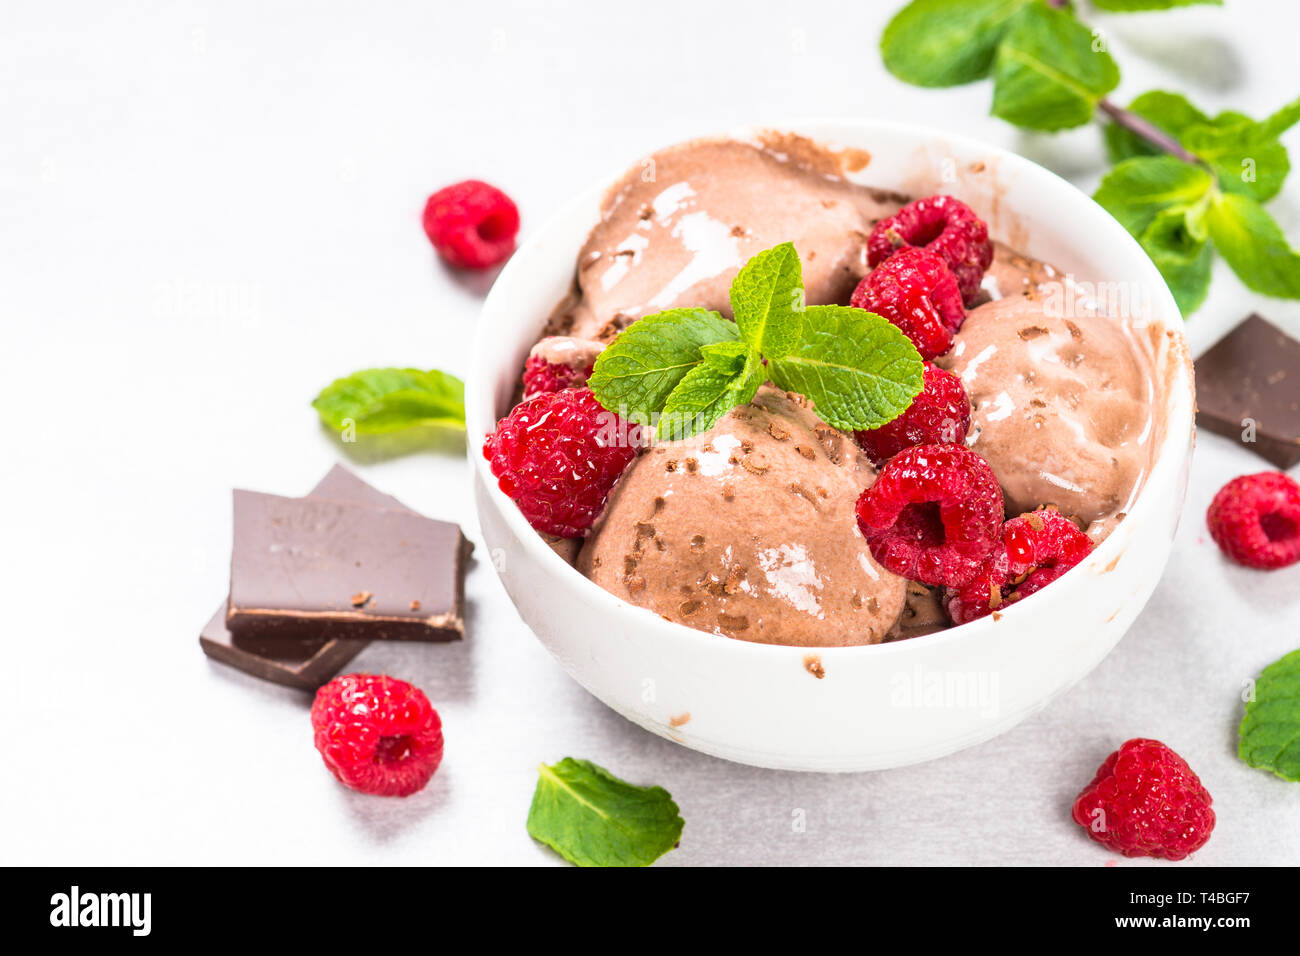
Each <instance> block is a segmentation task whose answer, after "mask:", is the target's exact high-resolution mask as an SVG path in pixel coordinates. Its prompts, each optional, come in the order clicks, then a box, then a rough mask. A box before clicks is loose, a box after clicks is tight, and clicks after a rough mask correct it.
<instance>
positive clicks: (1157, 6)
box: [1092, 0, 1223, 13]
mask: <svg viewBox="0 0 1300 956" xmlns="http://www.w3.org/2000/svg"><path fill="white" fill-rule="evenodd" d="M1092 2H1093V5H1094V6H1095V7H1097V9H1099V10H1111V11H1113V12H1115V13H1138V12H1140V11H1143V10H1171V9H1173V8H1174V7H1193V6H1198V5H1201V4H1207V5H1209V6H1215V7H1221V6H1223V0H1092Z"/></svg>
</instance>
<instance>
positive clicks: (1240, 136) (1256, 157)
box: [1106, 90, 1300, 202]
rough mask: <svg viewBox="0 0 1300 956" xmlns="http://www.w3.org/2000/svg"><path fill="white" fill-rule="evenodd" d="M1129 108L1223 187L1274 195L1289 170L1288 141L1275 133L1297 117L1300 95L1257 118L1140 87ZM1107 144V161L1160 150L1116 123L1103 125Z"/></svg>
mask: <svg viewBox="0 0 1300 956" xmlns="http://www.w3.org/2000/svg"><path fill="white" fill-rule="evenodd" d="M1128 108H1129V110H1130V112H1133V113H1136V114H1137V115H1138V116H1140V117H1142V118H1143V119H1145V120H1147V121H1149V122H1151V123H1153V124H1155V125H1156V126H1157V127H1159V128H1160V129H1161V130H1162V131H1163V132H1165V133H1168V134H1169V135H1170V136H1172V137H1174V139H1176V140H1178V141H1179V142H1180V143H1181V144H1182V145H1183V147H1184V148H1186V149H1187V150H1188V151H1189V152H1191V153H1194V154H1195V155H1196V156H1197V157H1199V158H1200V159H1202V160H1203V161H1204V162H1205V163H1206V165H1208V166H1209V167H1210V169H1211V171H1213V173H1214V175H1215V177H1217V179H1218V180H1219V185H1220V186H1221V188H1222V189H1223V190H1224V191H1225V192H1237V193H1241V194H1243V195H1246V196H1250V197H1251V198H1253V199H1257V200H1259V201H1260V202H1264V201H1266V200H1268V199H1271V198H1272V197H1273V196H1275V195H1277V193H1278V191H1279V190H1280V189H1281V188H1282V183H1283V181H1285V179H1286V177H1287V173H1289V172H1290V170H1291V162H1290V158H1289V157H1288V156H1287V151H1286V147H1284V146H1283V145H1282V144H1281V143H1280V142H1278V136H1279V135H1281V134H1282V133H1283V132H1285V131H1286V130H1287V129H1288V128H1289V127H1290V126H1291V125H1293V124H1294V123H1295V122H1297V121H1298V120H1300V100H1296V101H1294V102H1292V103H1289V104H1287V105H1286V106H1284V107H1282V108H1281V109H1280V110H1278V111H1277V112H1276V113H1274V114H1273V115H1272V116H1270V117H1269V118H1268V119H1266V120H1264V121H1263V122H1259V123H1257V122H1255V121H1254V120H1253V119H1251V118H1250V117H1249V116H1246V115H1245V114H1244V113H1238V112H1235V111H1232V110H1228V111H1225V112H1223V113H1220V114H1219V115H1218V116H1216V117H1214V118H1213V119H1211V118H1210V117H1209V116H1206V115H1205V114H1204V113H1202V112H1201V111H1200V110H1199V109H1197V108H1196V107H1195V106H1193V105H1192V104H1191V103H1190V102H1188V100H1187V98H1186V97H1184V96H1180V95H1178V94H1177V93H1167V92H1164V91H1163V90H1152V91H1150V92H1148V93H1143V94H1142V95H1141V96H1139V97H1138V98H1137V99H1135V100H1134V101H1133V102H1132V103H1131V104H1129V107H1128ZM1106 147H1107V152H1108V153H1109V154H1110V159H1111V162H1119V161H1120V160H1123V159H1127V158H1130V157H1133V156H1158V155H1160V154H1161V153H1160V150H1159V148H1158V147H1156V146H1153V145H1152V144H1150V143H1148V142H1146V141H1145V140H1143V139H1141V138H1140V137H1138V136H1136V135H1135V134H1133V133H1130V132H1129V131H1128V130H1126V129H1124V128H1123V127H1121V126H1120V125H1118V124H1117V123H1110V124H1108V125H1107V126H1106Z"/></svg>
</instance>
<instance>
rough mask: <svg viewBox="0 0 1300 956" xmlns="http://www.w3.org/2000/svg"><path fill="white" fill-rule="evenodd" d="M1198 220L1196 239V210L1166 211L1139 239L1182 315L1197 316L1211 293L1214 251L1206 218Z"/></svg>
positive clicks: (1160, 213) (1158, 214)
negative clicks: (1210, 242) (1207, 295)
mask: <svg viewBox="0 0 1300 956" xmlns="http://www.w3.org/2000/svg"><path fill="white" fill-rule="evenodd" d="M1199 218H1200V223H1199V229H1200V231H1201V234H1200V235H1199V236H1197V235H1196V231H1197V229H1198V225H1197V222H1196V217H1195V215H1194V208H1176V209H1165V210H1163V211H1161V212H1159V213H1157V214H1156V217H1155V219H1153V220H1152V221H1151V225H1150V226H1148V227H1147V228H1146V230H1145V231H1144V232H1143V233H1142V235H1141V236H1139V237H1138V241H1139V242H1140V243H1141V244H1142V248H1143V249H1145V250H1146V253H1147V255H1149V256H1150V257H1151V261H1152V262H1154V263H1155V264H1156V268H1157V269H1159V270H1160V275H1161V276H1163V277H1164V280H1165V282H1166V284H1168V286H1169V291H1171V292H1172V293H1173V294H1174V301H1175V302H1176V303H1178V309H1179V311H1180V312H1182V314H1183V315H1190V314H1191V313H1192V312H1194V311H1195V310H1196V309H1197V307H1199V306H1200V304H1201V303H1202V302H1204V301H1205V295H1206V293H1207V292H1209V289H1210V261H1211V259H1212V255H1211V252H1210V248H1211V247H1210V244H1209V243H1208V242H1207V241H1206V239H1205V232H1204V214H1203V213H1202V214H1201V216H1200V217H1199Z"/></svg>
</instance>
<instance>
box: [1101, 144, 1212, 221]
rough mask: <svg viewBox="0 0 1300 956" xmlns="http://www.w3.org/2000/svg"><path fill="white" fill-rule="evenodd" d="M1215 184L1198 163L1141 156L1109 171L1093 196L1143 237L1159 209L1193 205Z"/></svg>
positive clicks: (1170, 157)
mask: <svg viewBox="0 0 1300 956" xmlns="http://www.w3.org/2000/svg"><path fill="white" fill-rule="evenodd" d="M1213 186H1214V177H1213V176H1211V175H1210V174H1209V173H1208V172H1206V171H1205V170H1204V169H1202V168H1200V167H1199V166H1193V165H1192V164H1190V163H1184V162H1183V161H1182V160H1179V159H1175V158H1174V157H1172V156H1139V157H1136V158H1134V159H1126V160H1124V161H1123V162H1122V163H1120V164H1119V165H1117V166H1116V167H1115V168H1114V169H1112V170H1111V171H1110V172H1109V173H1107V174H1106V176H1105V178H1104V179H1102V181H1101V185H1100V186H1099V187H1097V191H1096V192H1095V193H1093V196H1092V198H1093V199H1095V200H1096V201H1097V202H1098V203H1099V204H1100V205H1101V206H1102V207H1103V208H1104V209H1105V210H1106V211H1107V212H1108V213H1110V214H1111V215H1112V216H1114V217H1115V218H1116V219H1118V220H1119V221H1120V224H1121V225H1123V226H1124V228H1125V229H1127V230H1128V231H1129V232H1130V233H1132V234H1133V235H1134V236H1137V237H1139V238H1140V237H1141V236H1142V234H1143V233H1144V232H1145V231H1146V230H1147V228H1148V227H1149V226H1150V225H1151V222H1152V220H1154V219H1155V217H1156V216H1157V215H1158V214H1159V213H1160V212H1162V211H1163V210H1165V209H1168V208H1170V207H1175V208H1186V207H1188V206H1194V205H1196V204H1197V203H1199V202H1201V201H1202V200H1204V199H1205V197H1206V196H1207V195H1208V194H1209V192H1210V189H1211V188H1212V187H1213Z"/></svg>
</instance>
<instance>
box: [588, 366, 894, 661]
mask: <svg viewBox="0 0 1300 956" xmlns="http://www.w3.org/2000/svg"><path fill="white" fill-rule="evenodd" d="M874 480H875V469H874V468H873V467H872V466H871V463H870V462H868V461H867V459H866V457H865V456H864V455H863V454H862V453H861V452H860V451H859V450H858V448H857V446H856V445H855V444H854V443H853V441H852V439H851V438H849V437H848V436H846V435H844V434H843V433H841V432H839V431H836V430H835V429H833V428H831V427H830V426H829V425H827V424H825V423H824V422H822V421H821V419H819V418H818V417H817V416H816V415H815V414H814V413H813V411H812V410H811V409H810V408H808V407H807V405H806V403H805V402H804V401H803V400H802V399H801V398H799V397H798V396H790V395H787V394H786V393H785V392H781V391H778V390H776V389H774V388H771V387H764V388H763V389H761V390H760V391H759V394H758V395H757V396H756V397H755V399H754V401H753V402H752V403H750V404H749V405H744V406H741V407H739V408H736V409H733V410H732V411H731V412H730V413H729V414H727V415H726V416H725V417H724V418H723V419H722V420H721V421H720V422H718V424H717V425H716V426H714V427H713V428H712V429H711V430H710V431H708V432H707V433H705V434H703V435H697V436H695V437H693V438H690V439H687V440H686V441H680V442H664V443H662V444H659V445H657V446H655V447H654V448H652V449H651V450H650V451H648V452H646V453H645V454H643V455H642V456H641V457H640V458H639V459H637V461H635V462H634V463H633V464H632V466H631V467H630V468H629V469H628V471H627V472H626V473H625V474H624V475H623V478H622V480H621V481H620V482H619V483H618V485H617V486H616V487H615V489H614V492H613V494H612V495H611V496H610V500H609V503H608V504H607V505H606V508H605V513H604V514H603V515H602V516H601V518H600V520H599V521H598V522H597V524H596V527H595V528H593V529H592V533H591V535H590V537H588V539H587V542H586V544H585V545H584V546H583V549H582V551H581V553H580V554H579V555H578V569H579V570H580V571H582V573H584V574H586V575H587V576H588V577H590V578H591V579H592V580H593V581H595V582H596V583H597V584H599V585H600V586H601V587H603V588H605V589H606V590H608V591H610V592H611V593H613V594H616V595H618V596H619V597H622V598H624V599H625V600H628V601H630V602H632V603H633V604H637V605H640V606H641V607H645V608H649V609H650V610H652V611H655V612H656V613H658V614H661V615H662V616H664V617H666V618H668V619H669V620H671V621H677V622H679V623H682V624H686V625H688V626H690V627H695V628H699V629H701V630H706V631H712V632H713V633H715V634H719V635H722V636H724V637H734V638H739V639H741V640H747V641H756V642H759V643H766V644H795V645H808V646H838V645H846V644H875V643H878V642H880V641H881V640H884V639H885V637H886V636H887V634H888V633H889V631H890V629H891V628H892V627H893V626H894V624H895V622H896V621H897V620H898V618H899V616H900V613H901V612H902V609H903V605H904V601H905V598H906V582H905V581H904V580H903V579H902V578H899V577H897V576H895V575H893V574H891V573H889V572H888V571H885V570H884V569H883V568H881V567H880V566H879V565H877V564H876V562H875V561H874V560H873V559H872V557H871V554H870V552H869V551H868V550H867V543H866V541H865V540H864V539H863V537H862V535H861V534H860V533H859V532H858V529H857V522H856V521H855V519H854V516H853V506H854V503H855V502H856V501H857V497H858V495H859V494H860V493H861V491H862V489H863V488H865V487H867V486H868V485H869V484H871V482H872V481H874Z"/></svg>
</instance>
